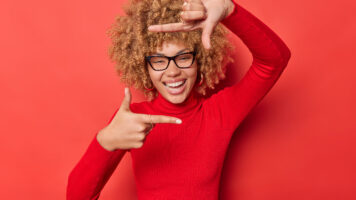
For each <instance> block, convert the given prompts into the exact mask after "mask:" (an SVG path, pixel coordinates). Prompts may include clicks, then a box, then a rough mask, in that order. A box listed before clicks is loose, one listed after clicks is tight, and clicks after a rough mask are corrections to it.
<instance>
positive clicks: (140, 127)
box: [137, 124, 146, 132]
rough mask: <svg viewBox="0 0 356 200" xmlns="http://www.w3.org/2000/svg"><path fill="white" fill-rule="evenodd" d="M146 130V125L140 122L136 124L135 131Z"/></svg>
mask: <svg viewBox="0 0 356 200" xmlns="http://www.w3.org/2000/svg"><path fill="white" fill-rule="evenodd" d="M145 130H146V126H144V125H142V124H140V125H138V126H137V132H143V131H145Z"/></svg>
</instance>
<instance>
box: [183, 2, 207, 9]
mask: <svg viewBox="0 0 356 200" xmlns="http://www.w3.org/2000/svg"><path fill="white" fill-rule="evenodd" d="M182 9H183V11H206V10H205V7H204V5H203V4H201V3H195V2H190V3H187V2H184V4H183V6H182Z"/></svg>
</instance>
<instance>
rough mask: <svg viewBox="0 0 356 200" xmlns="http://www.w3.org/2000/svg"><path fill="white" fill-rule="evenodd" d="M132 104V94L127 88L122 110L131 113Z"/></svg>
mask: <svg viewBox="0 0 356 200" xmlns="http://www.w3.org/2000/svg"><path fill="white" fill-rule="evenodd" d="M130 104H131V92H130V89H129V88H127V87H126V88H125V96H124V99H123V100H122V103H121V107H120V109H123V110H125V111H130Z"/></svg>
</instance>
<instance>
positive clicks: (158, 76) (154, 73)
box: [148, 68, 162, 84]
mask: <svg viewBox="0 0 356 200" xmlns="http://www.w3.org/2000/svg"><path fill="white" fill-rule="evenodd" d="M148 74H149V76H150V79H151V81H152V82H153V84H155V83H157V82H160V80H161V76H162V73H161V72H157V71H154V70H153V69H150V68H148Z"/></svg>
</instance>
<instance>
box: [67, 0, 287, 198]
mask: <svg viewBox="0 0 356 200" xmlns="http://www.w3.org/2000/svg"><path fill="white" fill-rule="evenodd" d="M222 23H223V24H224V25H225V26H226V27H228V28H229V29H230V30H231V31H232V32H233V33H235V34H236V35H237V36H239V37H240V38H241V39H242V41H243V42H244V43H245V44H246V45H247V47H248V48H249V50H250V51H251V53H252V55H253V62H252V65H251V67H250V68H249V70H248V71H247V73H246V75H245V76H244V77H243V78H242V80H241V81H239V82H238V83H237V84H235V85H233V86H231V87H226V88H224V89H223V90H221V91H219V92H218V93H216V94H214V95H212V96H211V97H209V98H200V97H198V95H196V94H195V93H192V94H191V95H190V96H189V97H188V99H187V100H186V101H185V102H184V103H182V104H179V105H176V104H172V103H170V102H168V101H167V100H166V99H164V98H163V97H162V96H161V95H159V96H158V97H157V98H156V99H154V100H153V101H150V102H148V101H145V102H141V103H133V104H131V105H130V107H131V110H132V112H135V113H147V114H156V115H161V114H162V115H169V116H175V117H179V118H180V119H182V121H183V123H182V124H156V126H155V127H154V128H153V129H152V131H151V132H150V133H149V134H148V135H147V136H146V140H145V143H144V145H143V146H142V147H141V148H138V149H131V150H130V151H128V152H130V153H131V156H132V166H133V170H134V175H135V181H136V187H137V192H138V194H137V195H138V199H140V200H163V199H165V200H166V199H170V200H172V199H204V200H209V199H211V200H217V199H218V194H219V183H220V175H221V169H222V166H223V161H224V158H225V153H226V150H227V148H228V145H229V141H230V138H231V136H232V134H233V133H234V131H235V129H236V128H237V126H238V125H239V124H240V122H241V121H242V120H243V119H244V118H245V117H246V115H247V114H248V113H249V112H250V111H251V109H252V108H253V107H254V106H256V105H257V104H258V103H259V101H261V99H262V98H263V97H264V96H265V95H266V94H267V93H268V91H269V90H270V89H271V88H272V86H273V85H274V84H275V82H276V81H277V80H278V78H279V77H280V75H281V73H282V72H283V70H284V68H285V67H286V65H287V63H288V61H289V58H290V54H291V53H290V51H289V49H288V47H287V46H286V45H285V44H284V43H283V41H282V40H281V39H280V38H279V37H278V36H277V35H276V34H275V33H274V32H273V31H272V30H271V29H269V28H268V27H267V26H266V25H265V24H264V23H262V22H261V21H260V20H259V19H257V18H256V17H255V16H253V15H252V14H251V13H250V12H248V11H247V10H245V9H244V8H243V7H241V6H239V5H237V4H236V3H235V9H234V11H233V13H232V14H231V15H230V16H228V17H227V18H225V19H224V20H223V21H222ZM114 115H115V114H114ZM110 121H111V120H110ZM126 151H127V150H120V149H119V150H115V151H107V150H106V149H104V148H102V146H100V144H99V143H98V141H97V140H96V137H95V138H94V139H93V141H92V142H91V144H90V145H89V147H88V149H87V151H86V152H85V154H84V155H83V157H82V158H81V160H80V161H79V163H78V164H77V165H76V166H75V168H74V169H73V170H72V172H71V173H70V176H69V180H68V187H67V199H73V200H74V199H75V200H79V199H97V198H98V197H99V195H100V191H101V189H102V188H103V187H104V185H105V183H106V182H107V180H108V179H109V178H110V176H111V174H112V172H113V171H114V170H115V168H116V166H117V165H118V164H119V162H120V160H121V159H122V157H123V156H124V154H125V152H126Z"/></svg>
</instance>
